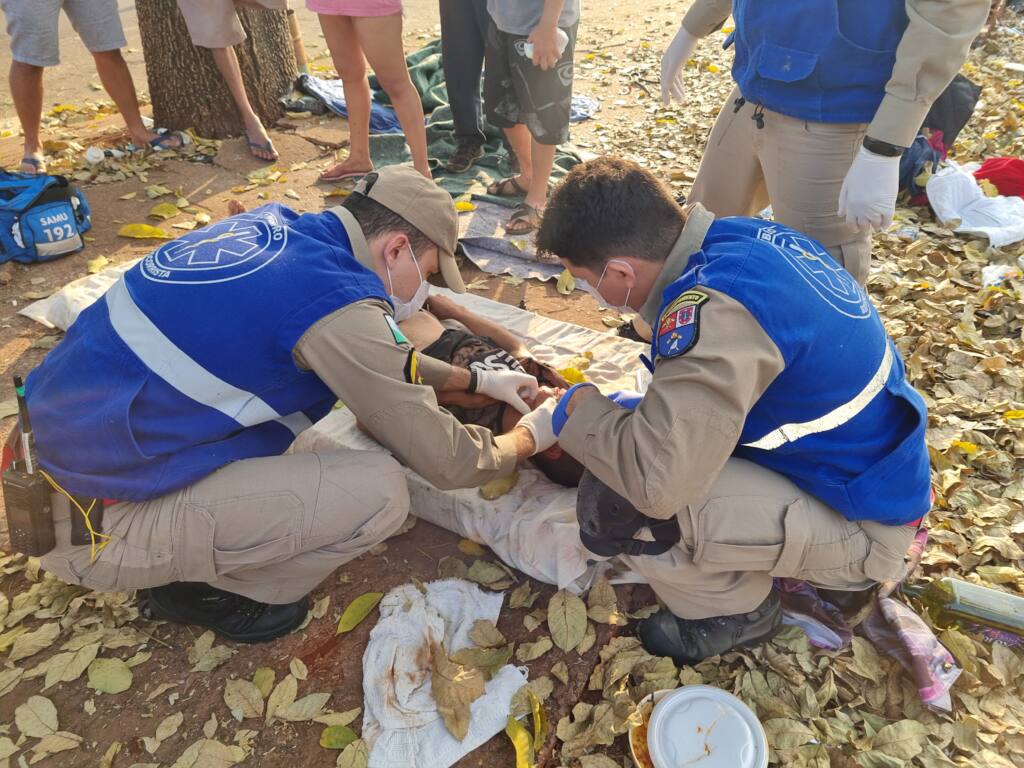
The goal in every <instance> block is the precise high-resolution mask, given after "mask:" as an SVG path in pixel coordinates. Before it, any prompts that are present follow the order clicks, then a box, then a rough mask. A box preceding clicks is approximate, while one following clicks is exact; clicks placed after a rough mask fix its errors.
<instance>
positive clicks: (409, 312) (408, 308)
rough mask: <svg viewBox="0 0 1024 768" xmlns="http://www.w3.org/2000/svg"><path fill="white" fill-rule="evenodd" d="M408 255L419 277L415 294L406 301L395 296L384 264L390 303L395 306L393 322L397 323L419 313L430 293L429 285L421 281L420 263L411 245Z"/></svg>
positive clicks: (389, 273) (389, 272) (392, 284)
mask: <svg viewBox="0 0 1024 768" xmlns="http://www.w3.org/2000/svg"><path fill="white" fill-rule="evenodd" d="M409 255H410V256H412V263H413V264H414V265H415V267H416V274H417V275H419V276H420V284H419V287H418V288H417V289H416V293H414V294H413V295H412V297H411V298H410V299H409V300H407V301H404V300H402V299H400V298H398V297H397V296H395V282H394V280H392V279H391V268H390V267H388V265H387V262H385V264H384V269H386V270H387V271H388V282H389V283H391V303H392V304H394V305H395V320H396V321H397V322H399V323H400V322H402V321H403V320H408V319H409V318H410V317H412V316H413V315H415V314H416V313H417V312H419V311H420V309H421V308H422V307H423V305H424V304H425V303H426V301H427V294H428V293H429V292H430V284H429V283H428V282H427V281H426V280H424V279H423V272H421V271H420V263H419V262H418V261H417V260H416V253H415V252H414V251H413V249H412V246H411V245H410V246H409Z"/></svg>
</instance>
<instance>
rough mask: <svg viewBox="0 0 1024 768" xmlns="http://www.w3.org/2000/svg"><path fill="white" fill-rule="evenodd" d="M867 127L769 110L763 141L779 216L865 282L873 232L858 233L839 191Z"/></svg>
mask: <svg viewBox="0 0 1024 768" xmlns="http://www.w3.org/2000/svg"><path fill="white" fill-rule="evenodd" d="M866 132H867V126H866V125H864V124H861V123H808V122H805V121H803V120H796V119H794V118H791V117H786V116H784V115H779V114H776V113H774V112H768V113H766V114H765V116H764V129H763V130H762V131H760V133H761V134H762V136H761V137H760V141H759V143H760V144H761V145H762V146H761V147H760V149H759V155H760V158H761V166H762V167H763V168H764V177H765V182H766V183H767V186H768V194H769V196H770V197H771V201H772V209H773V210H774V212H775V220H776V221H778V222H779V223H780V224H785V225H786V226H787V227H792V228H793V229H796V230H799V231H800V232H803V233H804V234H805V235H808V236H809V237H812V238H813V239H815V240H817V241H818V242H820V243H821V244H822V245H824V246H825V248H827V249H828V251H829V253H831V254H832V256H833V257H834V258H835V259H836V261H838V262H839V263H840V264H842V265H843V266H844V267H846V270H847V271H848V272H849V273H850V274H852V275H853V276H854V278H855V279H856V280H857V282H858V283H860V284H861V285H863V284H864V283H865V281H866V280H867V278H868V271H869V269H870V267H871V232H870V231H867V232H855V231H854V230H852V229H850V228H849V227H848V226H847V224H846V220H845V219H844V218H841V217H840V216H839V214H838V208H839V190H840V189H841V188H842V186H843V180H844V179H845V178H846V173H847V171H849V170H850V165H851V164H852V163H853V158H854V157H855V156H856V154H857V150H858V149H859V147H860V145H861V142H862V141H863V139H864V134H865V133H866Z"/></svg>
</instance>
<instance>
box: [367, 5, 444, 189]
mask: <svg viewBox="0 0 1024 768" xmlns="http://www.w3.org/2000/svg"><path fill="white" fill-rule="evenodd" d="M352 23H353V24H354V25H355V28H356V35H357V36H358V37H359V45H360V46H361V47H362V49H363V51H364V52H365V53H366V60H367V61H368V62H369V63H370V66H371V67H372V68H373V71H374V73H375V74H376V75H377V80H378V82H380V85H381V88H383V89H384V92H385V93H387V95H388V97H389V98H390V99H391V105H392V106H393V107H394V109H395V114H396V115H397V116H398V122H399V124H400V125H401V126H402V132H403V133H404V134H405V141H406V143H407V144H408V145H409V153H410V154H411V155H412V164H413V167H414V168H415V169H416V170H417V171H419V172H420V173H422V174H423V175H424V176H426V177H427V178H428V179H429V178H431V173H430V162H429V160H428V158H427V128H426V125H424V121H423V102H422V101H421V100H420V94H419V91H417V90H416V87H415V86H414V85H413V84H412V80H411V79H410V78H409V68H408V66H406V63H405V49H404V48H403V47H402V14H401V13H395V14H392V15H390V16H353V17H352Z"/></svg>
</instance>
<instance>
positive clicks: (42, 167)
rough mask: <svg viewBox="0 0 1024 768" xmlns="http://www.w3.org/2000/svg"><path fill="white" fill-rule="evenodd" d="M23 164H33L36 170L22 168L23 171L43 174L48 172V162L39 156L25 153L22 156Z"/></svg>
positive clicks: (23, 165)
mask: <svg viewBox="0 0 1024 768" xmlns="http://www.w3.org/2000/svg"><path fill="white" fill-rule="evenodd" d="M21 165H22V168H24V167H25V166H26V165H28V166H31V167H32V168H33V169H34V170H31V171H26V170H22V171H21V172H22V173H32V174H36V175H38V174H42V173H46V163H45V162H44V161H43V160H40V159H39V158H38V157H32V156H31V155H25V157H23V158H21Z"/></svg>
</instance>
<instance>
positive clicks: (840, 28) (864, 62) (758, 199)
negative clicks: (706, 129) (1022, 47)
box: [661, 0, 990, 284]
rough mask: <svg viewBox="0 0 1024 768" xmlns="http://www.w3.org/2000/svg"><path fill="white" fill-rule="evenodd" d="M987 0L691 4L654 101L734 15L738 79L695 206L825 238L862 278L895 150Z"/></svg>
mask: <svg viewBox="0 0 1024 768" xmlns="http://www.w3.org/2000/svg"><path fill="white" fill-rule="evenodd" d="M989 5H990V0H870V2H863V1H858V0H829V2H822V1H821V0H786V1H785V2H774V1H773V0H735V2H730V0H696V1H695V2H694V3H693V5H692V6H691V7H690V9H689V11H688V12H687V14H686V16H685V17H684V18H683V22H682V26H680V28H679V32H678V33H677V34H676V36H675V38H674V39H673V41H672V43H671V45H669V47H668V49H667V50H666V52H665V55H664V57H663V58H662V64H661V89H662V98H663V100H664V101H665V102H666V103H668V102H669V101H670V100H671V99H677V100H679V101H683V100H684V99H685V98H686V90H685V85H684V82H683V77H682V73H683V69H684V67H685V65H686V62H687V61H688V60H689V58H690V56H691V54H692V53H693V52H694V50H695V48H696V47H697V43H698V42H699V40H700V39H701V38H703V37H707V36H708V35H710V34H711V33H712V32H714V31H715V30H717V29H718V28H720V27H721V26H722V24H723V22H724V21H725V20H726V19H727V18H728V17H729V14H730V12H731V13H732V15H733V18H734V20H735V24H736V28H735V31H734V32H733V33H732V34H731V35H730V36H729V38H728V39H727V43H731V45H732V47H733V48H734V49H735V52H736V57H735V60H734V63H733V67H732V76H733V79H734V80H735V82H736V87H735V89H734V90H733V92H732V94H731V95H730V96H729V98H727V99H726V101H725V104H724V105H723V107H722V111H721V112H720V113H719V115H718V120H717V122H716V123H715V125H714V127H713V128H712V130H711V135H710V136H709V137H708V141H707V145H706V146H705V148H704V155H703V157H702V159H701V164H700V169H699V170H698V172H697V178H696V179H695V180H694V183H693V189H692V190H691V192H690V196H689V200H690V202H699V203H701V204H702V205H703V206H704V207H705V208H707V209H708V210H709V211H711V212H713V213H714V214H715V215H716V216H752V215H754V214H756V213H757V212H759V211H761V210H762V209H763V208H764V207H765V206H767V205H768V204H769V203H770V204H771V206H772V209H773V211H774V218H775V221H777V222H779V223H780V224H784V225H786V226H787V227H793V228H794V229H797V230H799V231H801V232H803V233H804V234H806V235H809V236H810V237H812V238H814V239H815V240H817V241H818V242H820V243H822V244H823V245H824V246H825V247H826V248H827V249H828V251H829V253H831V254H832V255H833V256H834V257H835V258H836V259H837V260H838V261H839V263H840V264H843V265H844V266H845V267H846V269H847V271H849V272H850V274H852V275H853V276H854V277H855V278H856V279H857V281H858V282H859V283H861V284H863V283H864V282H865V280H867V276H868V269H869V267H870V264H871V231H872V230H883V229H886V228H887V227H888V226H889V224H890V223H891V222H892V217H893V212H894V210H895V206H896V194H897V191H898V181H899V165H900V155H901V154H902V152H903V149H904V148H905V147H907V146H909V145H910V144H912V143H913V141H914V137H915V136H916V135H917V132H918V129H919V128H920V127H921V124H922V122H924V118H925V115H927V113H928V110H929V108H930V107H931V105H932V102H934V101H935V99H936V98H938V96H939V95H940V94H941V93H942V91H943V89H945V87H946V86H947V85H948V84H949V82H950V80H952V79H953V77H954V76H955V75H956V73H957V71H958V70H959V69H960V66H961V65H962V64H963V63H964V60H965V59H966V57H967V52H968V50H969V48H970V44H971V41H972V40H974V38H975V36H976V35H977V34H978V32H979V31H980V30H981V27H982V25H983V24H984V23H985V19H986V17H987V15H988V9H989Z"/></svg>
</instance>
